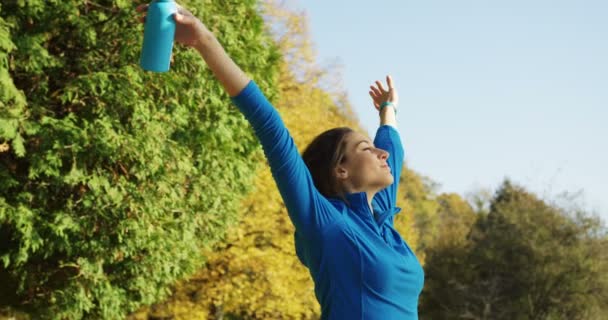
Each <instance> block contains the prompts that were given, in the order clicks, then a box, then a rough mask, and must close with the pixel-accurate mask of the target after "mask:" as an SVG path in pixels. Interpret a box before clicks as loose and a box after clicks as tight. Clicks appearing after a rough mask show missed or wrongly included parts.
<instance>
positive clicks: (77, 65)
mask: <svg viewBox="0 0 608 320" xmlns="http://www.w3.org/2000/svg"><path fill="white" fill-rule="evenodd" d="M182 4H184V5H186V6H187V7H189V8H191V9H192V10H193V11H194V13H195V14H197V15H199V16H201V17H202V18H203V19H204V20H205V21H206V22H207V25H208V26H209V28H210V29H212V30H213V31H214V33H215V34H216V35H217V36H218V38H219V39H220V41H221V42H222V43H223V44H224V47H225V48H226V50H227V51H228V52H229V53H230V55H231V56H232V57H233V58H234V59H235V61H236V62H237V63H238V64H240V65H241V66H242V67H243V69H244V70H248V71H250V72H251V75H252V77H253V78H255V79H256V81H257V83H258V84H259V85H260V87H262V89H263V90H264V92H266V93H267V94H269V95H270V97H271V99H272V98H273V96H274V95H275V93H276V89H275V87H276V85H277V83H276V82H277V76H278V57H279V54H278V51H277V48H276V47H275V45H274V44H273V43H272V40H271V38H270V37H269V36H268V35H267V33H266V32H265V31H264V22H263V20H262V19H261V17H260V15H259V12H258V9H257V5H256V1H254V0H247V1H210V0H208V1H182ZM136 16H137V15H136V13H135V10H134V4H133V3H132V2H131V1H124V0H115V1H75V0H65V1H44V0H32V1H9V2H2V4H1V7H0V283H1V284H2V285H1V286H0V307H2V306H3V305H9V306H13V307H19V308H22V309H25V310H26V311H28V312H30V313H32V314H34V315H36V316H35V318H39V317H48V318H56V319H79V318H91V319H99V318H106V319H116V318H122V317H124V315H125V314H126V313H128V312H130V311H132V310H135V309H136V308H138V307H139V306H141V305H142V304H150V303H152V302H155V301H157V300H158V299H160V298H161V297H163V296H164V295H166V294H167V293H168V292H169V289H168V288H169V286H170V285H171V284H173V283H174V282H175V281H176V280H178V279H181V278H183V277H184V276H186V275H188V274H190V273H191V272H193V271H194V270H195V269H196V268H197V267H199V266H200V265H201V264H202V262H203V259H204V257H203V256H202V254H201V248H202V247H204V246H206V245H210V244H212V243H214V242H216V241H217V240H218V239H220V238H222V236H223V233H224V230H225V228H226V226H227V225H229V224H230V222H231V221H233V220H234V219H235V216H236V212H237V207H238V204H239V200H240V199H241V198H242V196H243V195H244V194H245V193H246V191H247V190H248V188H249V185H250V184H251V181H252V178H253V173H254V169H255V167H256V163H259V159H260V154H261V153H260V150H259V149H260V148H259V144H258V142H257V141H256V139H255V137H254V136H253V134H252V132H251V130H250V129H249V126H248V125H247V122H246V121H245V120H244V118H243V117H242V116H241V115H240V113H239V112H238V110H236V108H234V107H232V106H231V105H230V100H229V99H228V97H227V96H226V94H225V93H223V90H222V89H221V87H220V85H219V84H218V83H217V81H215V80H213V76H212V75H211V73H210V72H208V71H207V70H206V67H205V65H204V62H203V61H202V59H200V57H199V56H198V55H197V54H196V53H194V52H191V51H188V50H185V49H182V48H175V49H174V64H173V65H172V67H171V71H170V72H168V73H165V74H154V73H146V72H143V71H142V70H141V69H140V68H139V66H138V60H139V52H140V47H141V41H142V38H143V27H142V26H141V25H140V24H139V23H138V22H137V18H136Z"/></svg>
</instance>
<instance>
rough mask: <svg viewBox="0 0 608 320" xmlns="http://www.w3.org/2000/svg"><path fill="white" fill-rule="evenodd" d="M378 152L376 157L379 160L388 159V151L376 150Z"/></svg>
mask: <svg viewBox="0 0 608 320" xmlns="http://www.w3.org/2000/svg"><path fill="white" fill-rule="evenodd" d="M376 150H377V151H378V157H380V159H381V160H384V161H386V159H388V157H389V156H390V153H388V151H386V150H382V149H376Z"/></svg>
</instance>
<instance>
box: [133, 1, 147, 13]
mask: <svg viewBox="0 0 608 320" xmlns="http://www.w3.org/2000/svg"><path fill="white" fill-rule="evenodd" d="M149 6H150V5H149V4H147V3H144V4H140V5H138V6H137V8H135V11H137V12H146V11H148V7H149Z"/></svg>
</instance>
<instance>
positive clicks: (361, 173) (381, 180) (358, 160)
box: [335, 132, 394, 193]
mask: <svg viewBox="0 0 608 320" xmlns="http://www.w3.org/2000/svg"><path fill="white" fill-rule="evenodd" d="M345 139H346V140H345V141H346V145H345V151H344V154H345V159H346V160H344V161H342V162H341V163H339V164H338V165H337V166H336V169H335V174H336V177H337V178H338V181H339V182H340V183H341V185H342V187H343V189H344V191H346V192H349V193H354V192H373V193H375V192H378V191H380V190H382V189H384V188H386V187H388V186H389V185H391V184H392V183H393V181H394V178H393V175H392V174H391V170H390V167H389V166H388V164H387V162H386V159H388V157H389V153H388V152H386V151H384V150H382V149H378V148H375V147H374V144H373V142H372V141H371V140H370V139H369V138H367V137H366V136H364V135H362V134H360V133H358V132H351V133H349V134H348V135H347V136H346V138H345Z"/></svg>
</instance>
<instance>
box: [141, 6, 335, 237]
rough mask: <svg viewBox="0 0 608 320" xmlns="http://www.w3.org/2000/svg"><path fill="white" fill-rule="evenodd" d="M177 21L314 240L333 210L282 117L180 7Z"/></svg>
mask: <svg viewBox="0 0 608 320" xmlns="http://www.w3.org/2000/svg"><path fill="white" fill-rule="evenodd" d="M137 10H138V11H139V12H145V11H146V10H147V5H142V6H139V7H138V8H137ZM174 17H175V21H176V30H175V41H177V42H179V43H181V44H184V45H186V46H189V47H192V48H194V49H196V50H197V51H198V52H199V53H200V55H201V56H202V57H203V59H204V60H205V62H206V63H207V65H208V66H209V68H210V69H211V71H212V72H213V74H214V75H215V76H216V77H217V79H218V80H219V81H220V83H221V84H222V86H223V87H224V88H225V89H226V91H227V92H228V94H229V95H230V96H231V97H232V101H233V102H234V103H235V104H236V106H237V107H238V108H239V109H240V111H241V112H242V113H243V114H244V115H245V117H246V118H247V120H249V122H250V123H251V125H252V127H253V129H254V131H255V133H256V136H257V137H258V139H259V140H260V142H261V144H262V147H263V149H264V153H265V155H266V158H267V159H268V163H269V165H270V168H271V171H272V174H273V177H274V179H275V181H276V183H277V186H278V188H279V191H280V193H281V196H282V198H283V201H284V202H285V205H286V207H287V210H288V212H289V216H290V218H291V220H292V222H293V224H294V225H295V227H296V230H297V231H298V232H299V233H300V235H303V236H305V237H307V236H311V235H312V234H313V233H314V232H315V231H318V230H319V229H320V228H322V226H323V225H324V224H326V223H328V222H329V221H331V219H332V217H334V215H332V214H331V210H332V208H333V206H332V205H331V204H330V203H329V201H327V199H325V198H324V197H323V196H321V194H320V193H319V192H318V191H317V189H316V188H315V186H314V183H313V181H312V177H311V175H310V172H309V171H308V168H307V167H306V165H305V164H304V161H303V160H302V157H301V156H300V154H299V153H298V150H297V148H296V146H295V144H294V142H293V139H292V137H291V135H290V134H289V132H288V130H287V128H286V127H285V125H284V123H283V121H282V120H281V118H280V116H279V114H278V112H277V111H276V110H275V109H274V107H273V106H272V105H271V104H270V102H269V101H268V100H267V99H266V97H265V96H264V95H263V94H262V92H261V91H260V89H259V88H258V86H257V85H256V84H255V83H254V82H253V81H251V80H250V79H249V78H248V77H247V76H246V75H245V73H244V72H243V71H242V70H241V69H240V68H239V67H238V66H237V65H236V63H234V61H233V60H232V59H231V58H230V57H229V56H228V54H226V52H225V50H224V48H223V47H222V46H221V44H220V43H219V42H218V40H217V39H216V38H215V36H214V35H213V34H212V33H211V32H210V31H209V30H208V29H207V28H206V27H205V25H204V24H203V23H202V22H201V21H200V20H199V19H197V18H196V17H195V16H193V15H192V14H191V13H190V12H189V11H187V10H186V9H184V8H182V7H178V13H176V14H175V15H174ZM142 20H143V19H142ZM262 196H263V195H262Z"/></svg>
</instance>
